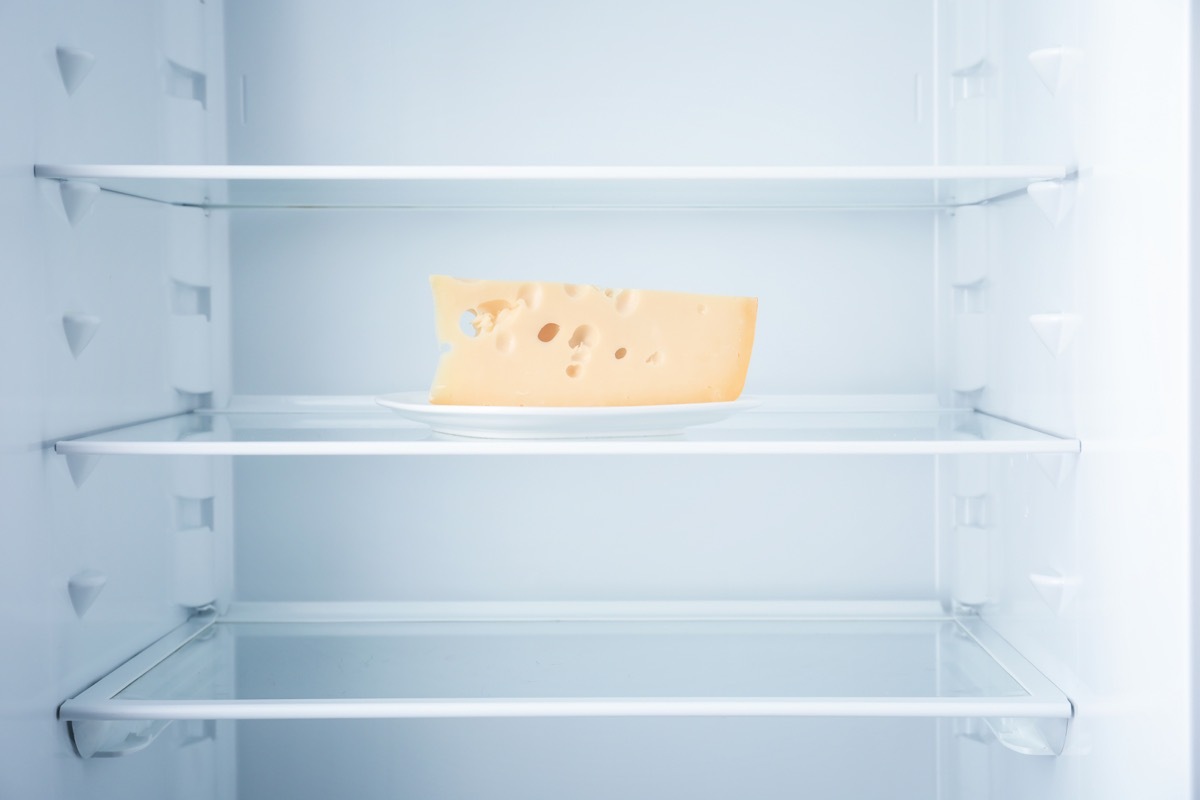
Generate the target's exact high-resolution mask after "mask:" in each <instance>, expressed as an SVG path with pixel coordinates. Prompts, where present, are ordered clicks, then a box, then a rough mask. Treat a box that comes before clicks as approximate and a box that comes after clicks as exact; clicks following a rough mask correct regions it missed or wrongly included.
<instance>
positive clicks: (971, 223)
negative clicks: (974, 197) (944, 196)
mask: <svg viewBox="0 0 1200 800" xmlns="http://www.w3.org/2000/svg"><path fill="white" fill-rule="evenodd" d="M987 217H988V214H987V209H986V208H985V207H984V206H962V207H961V208H957V209H955V211H954V273H953V274H954V277H953V278H952V279H951V282H950V284H951V286H953V287H954V288H955V289H975V288H982V286H983V283H984V281H985V280H987V276H988V263H987V261H988V246H987V243H988V224H987Z"/></svg>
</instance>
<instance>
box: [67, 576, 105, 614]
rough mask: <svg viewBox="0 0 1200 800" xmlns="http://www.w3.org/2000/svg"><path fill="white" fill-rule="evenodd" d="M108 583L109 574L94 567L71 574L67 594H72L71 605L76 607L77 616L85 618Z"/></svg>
mask: <svg viewBox="0 0 1200 800" xmlns="http://www.w3.org/2000/svg"><path fill="white" fill-rule="evenodd" d="M107 583H108V576H107V575H105V574H104V573H103V572H100V571H99V570H94V569H85V570H84V571H83V572H77V573H75V574H74V575H72V576H71V579H70V580H69V581H67V594H69V595H70V596H71V606H72V607H73V608H74V609H75V616H77V617H79V618H81V619H82V618H83V615H84V614H86V613H87V611H88V609H89V608H91V607H92V603H95V602H96V598H97V597H99V596H100V592H101V591H103V590H104V586H105V584H107Z"/></svg>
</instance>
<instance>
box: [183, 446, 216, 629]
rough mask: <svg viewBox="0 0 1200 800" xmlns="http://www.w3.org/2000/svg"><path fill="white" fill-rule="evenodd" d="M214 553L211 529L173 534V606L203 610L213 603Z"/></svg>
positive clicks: (185, 530) (213, 536)
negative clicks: (174, 604)
mask: <svg viewBox="0 0 1200 800" xmlns="http://www.w3.org/2000/svg"><path fill="white" fill-rule="evenodd" d="M196 460H197V461H199V460H201V459H196ZM216 550H217V548H216V534H214V533H213V530H212V528H206V527H197V528H184V529H183V530H180V531H176V532H175V582H174V591H175V602H176V603H179V604H180V605H181V606H186V607H187V608H205V607H207V606H211V605H212V604H213V603H215V602H216V599H217V589H216V586H217V570H216Z"/></svg>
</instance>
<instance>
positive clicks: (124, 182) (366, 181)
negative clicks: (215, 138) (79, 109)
mask: <svg viewBox="0 0 1200 800" xmlns="http://www.w3.org/2000/svg"><path fill="white" fill-rule="evenodd" d="M34 174H36V175H38V176H40V177H43V178H48V179H52V180H63V181H84V182H88V183H93V184H96V185H98V186H100V187H101V188H102V189H106V190H108V191H112V192H119V193H121V194H125V195H131V196H134V197H140V198H144V199H149V200H155V201H158V202H164V203H172V204H178V205H192V206H203V207H208V208H257V207H274V208H320V207H339V208H345V207H395V208H405V207H412V208H438V207H443V208H563V207H579V208H606V207H613V208H629V207H639V206H644V207H671V208H677V207H685V208H686V207H699V208H703V207H766V208H809V207H812V208H831V207H832V208H836V207H854V208H871V207H880V208H891V207H900V208H905V207H918V208H919V207H929V206H957V205H968V204H973V203H980V202H984V201H987V200H989V199H994V198H997V197H1001V196H1004V195H1008V194H1010V193H1012V192H1018V191H1022V190H1024V189H1025V188H1026V187H1027V186H1029V184H1031V183H1033V182H1037V181H1053V180H1062V179H1064V178H1068V177H1069V173H1068V170H1067V169H1066V168H1064V167H1062V166H1057V165H1009V166H983V165H974V166H941V165H917V166H841V167H803V166H757V167H755V166H750V167H737V166H727V167H700V166H677V167H637V166H608V167H604V166H303V165H278V166H276V165H168V164H132V165H121V164H82V165H54V164H39V165H37V166H36V167H35V168H34Z"/></svg>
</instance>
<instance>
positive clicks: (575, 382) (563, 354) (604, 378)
mask: <svg viewBox="0 0 1200 800" xmlns="http://www.w3.org/2000/svg"><path fill="white" fill-rule="evenodd" d="M430 283H431V284H432V286H433V296H434V304H435V314H436V326H437V336H438V340H439V341H440V342H441V343H442V345H443V351H444V352H443V353H442V358H441V362H440V363H439V364H438V369H437V374H436V375H435V376H434V380H433V387H432V389H431V390H430V393H429V400H430V402H431V403H435V404H444V405H495V406H626V405H628V406H635V405H653V404H671V403H705V402H719V401H727V400H736V399H737V398H738V396H739V395H740V394H741V393H742V387H743V386H744V385H745V382H746V370H747V369H748V368H749V366H750V351H751V349H752V348H753V345H754V324H755V320H756V318H757V314H758V300H757V299H755V298H752V297H724V296H716V295H696V294H685V293H682V292H660V291H647V290H641V289H600V288H598V287H596V286H587V285H577V284H564V283H542V282H524V283H522V282H518V281H491V280H464V279H459V278H451V277H447V276H444V275H434V276H432V277H431V278H430ZM464 315H467V316H466V319H469V320H470V324H469V326H467V330H464V329H463V326H462V325H460V323H461V322H462V321H463V320H464Z"/></svg>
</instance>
